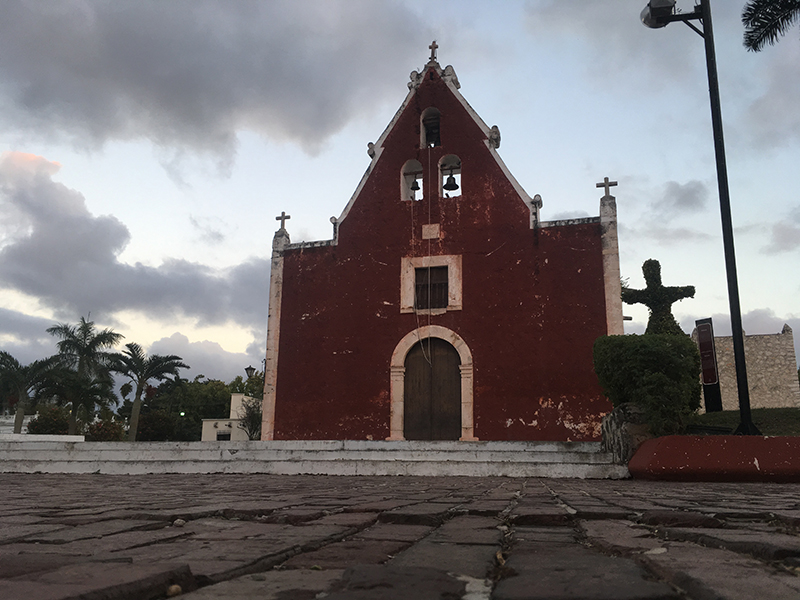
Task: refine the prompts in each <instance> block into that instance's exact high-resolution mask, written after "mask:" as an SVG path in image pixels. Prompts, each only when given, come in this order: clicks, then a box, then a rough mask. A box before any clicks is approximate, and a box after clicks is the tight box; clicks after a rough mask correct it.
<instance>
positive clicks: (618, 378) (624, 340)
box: [594, 334, 700, 436]
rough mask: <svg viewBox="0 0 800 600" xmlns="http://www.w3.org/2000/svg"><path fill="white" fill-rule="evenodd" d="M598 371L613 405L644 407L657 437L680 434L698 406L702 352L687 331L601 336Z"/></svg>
mask: <svg viewBox="0 0 800 600" xmlns="http://www.w3.org/2000/svg"><path fill="white" fill-rule="evenodd" d="M594 370H595V372H596V373H597V377H598V379H599V380H600V385H601V386H602V387H603V390H604V392H605V394H606V396H608V398H609V399H610V400H611V403H612V404H613V405H614V406H619V405H620V404H622V403H625V402H633V403H635V404H638V405H639V406H641V407H642V408H643V409H644V410H645V419H646V420H647V424H648V425H649V426H650V431H651V432H652V433H653V435H656V436H659V435H670V434H676V433H682V432H683V431H684V430H685V428H686V426H687V425H688V424H689V422H690V421H691V419H692V417H693V415H694V413H695V411H697V409H698V408H700V354H699V353H698V351H697V346H695V344H694V342H692V340H691V339H690V338H689V337H688V336H686V335H664V334H654V335H624V336H623V335H616V336H604V337H601V338H598V339H597V340H596V341H595V344H594Z"/></svg>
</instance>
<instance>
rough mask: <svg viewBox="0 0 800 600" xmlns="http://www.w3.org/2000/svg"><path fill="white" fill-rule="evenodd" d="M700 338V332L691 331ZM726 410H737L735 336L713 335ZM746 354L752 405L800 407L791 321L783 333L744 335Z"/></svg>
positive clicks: (723, 406) (761, 406)
mask: <svg viewBox="0 0 800 600" xmlns="http://www.w3.org/2000/svg"><path fill="white" fill-rule="evenodd" d="M692 339H694V340H695V342H696V341H697V332H696V331H695V332H693V333H692ZM714 344H715V346H716V349H717V365H718V367H719V386H720V392H721V393H722V408H723V410H738V409H739V395H738V391H737V387H736V366H735V363H734V359H733V338H731V337H714ZM744 354H745V359H746V361H747V382H748V388H749V390H750V407H751V408H779V407H792V406H794V407H800V384H798V381H797V359H796V356H795V352H794V336H793V334H792V328H791V327H789V325H784V326H783V331H781V333H775V334H768V335H745V336H744Z"/></svg>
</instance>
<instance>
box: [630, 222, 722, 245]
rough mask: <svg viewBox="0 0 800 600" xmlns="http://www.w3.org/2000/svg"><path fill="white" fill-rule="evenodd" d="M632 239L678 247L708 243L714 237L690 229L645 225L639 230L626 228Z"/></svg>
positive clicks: (638, 228)
mask: <svg viewBox="0 0 800 600" xmlns="http://www.w3.org/2000/svg"><path fill="white" fill-rule="evenodd" d="M625 231H626V233H627V234H628V235H631V236H632V237H639V238H646V239H648V240H652V241H653V242H655V243H656V244H658V245H660V246H676V245H681V244H684V243H685V242H706V241H709V240H713V239H714V236H712V235H710V234H708V233H704V232H702V231H695V230H693V229H689V228H688V227H665V226H663V225H652V224H650V225H644V226H641V227H637V228H630V227H628V228H626V230H625Z"/></svg>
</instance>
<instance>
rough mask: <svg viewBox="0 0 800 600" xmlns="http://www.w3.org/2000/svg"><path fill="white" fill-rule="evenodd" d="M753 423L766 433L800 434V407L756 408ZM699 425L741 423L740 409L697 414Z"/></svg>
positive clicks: (732, 427) (733, 427) (721, 425)
mask: <svg viewBox="0 0 800 600" xmlns="http://www.w3.org/2000/svg"><path fill="white" fill-rule="evenodd" d="M751 412H752V416H753V423H755V425H756V427H758V429H759V430H760V431H761V433H762V434H764V435H791V436H800V408H754V409H753V410H752V411H751ZM697 424H698V425H711V426H715V427H730V429H731V431H733V430H734V429H736V427H737V426H738V425H739V411H738V410H724V411H722V412H714V413H705V414H702V415H698V416H697Z"/></svg>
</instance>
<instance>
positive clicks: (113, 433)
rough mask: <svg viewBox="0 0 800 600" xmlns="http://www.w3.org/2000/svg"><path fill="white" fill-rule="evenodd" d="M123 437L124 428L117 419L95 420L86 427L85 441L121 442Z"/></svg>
mask: <svg viewBox="0 0 800 600" xmlns="http://www.w3.org/2000/svg"><path fill="white" fill-rule="evenodd" d="M124 439H125V428H124V427H123V426H122V423H120V422H119V421H114V420H111V419H105V420H102V421H95V422H94V423H91V424H90V425H89V426H88V427H87V428H86V441H87V442H121V441H122V440H124Z"/></svg>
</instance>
